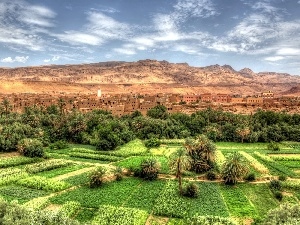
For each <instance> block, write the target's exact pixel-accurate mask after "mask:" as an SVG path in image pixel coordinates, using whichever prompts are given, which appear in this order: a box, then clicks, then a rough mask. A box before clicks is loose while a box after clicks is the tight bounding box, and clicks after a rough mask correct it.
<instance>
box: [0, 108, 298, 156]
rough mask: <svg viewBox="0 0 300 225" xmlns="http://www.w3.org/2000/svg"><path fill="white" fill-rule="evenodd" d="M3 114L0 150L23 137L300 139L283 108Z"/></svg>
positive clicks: (294, 117) (108, 146)
mask: <svg viewBox="0 0 300 225" xmlns="http://www.w3.org/2000/svg"><path fill="white" fill-rule="evenodd" d="M7 110H8V113H5V116H2V117H0V151H2V152H9V151H14V150H16V148H17V144H18V142H20V141H21V140H22V139H24V138H31V139H38V140H40V141H41V142H42V143H43V145H44V146H45V145H49V144H50V143H55V144H54V145H51V146H50V147H51V148H53V149H56V148H62V147H64V145H63V142H61V143H58V142H57V141H60V140H65V141H68V142H74V143H82V144H92V145H94V146H96V147H97V149H98V150H104V151H107V150H114V149H117V148H118V146H121V145H122V144H124V143H127V142H129V141H131V140H133V139H134V138H136V137H137V138H140V139H150V138H157V139H176V138H181V139H182V138H187V137H190V136H192V137H196V136H198V135H200V134H204V135H206V136H207V137H208V138H209V139H211V140H213V141H237V142H257V141H259V142H271V141H274V142H279V141H300V115H299V114H287V113H285V112H279V113H278V112H272V111H262V110H260V111H257V112H256V113H254V114H253V115H239V114H233V113H229V112H224V111H222V110H221V109H218V110H213V109H211V108H208V109H205V110H203V111H197V112H195V113H193V114H191V115H187V114H184V113H174V114H168V113H167V111H166V109H165V108H164V107H163V106H156V107H154V108H153V109H150V110H149V111H148V113H147V116H142V115H141V114H140V113H136V112H135V113H132V114H131V115H124V116H122V117H116V116H113V115H112V114H111V113H110V112H107V111H103V110H93V111H91V112H88V113H85V114H84V113H81V112H79V111H76V110H73V111H71V112H69V113H62V112H61V110H60V106H59V105H52V106H50V107H48V108H46V109H43V108H38V107H28V108H26V109H25V111H24V112H23V113H21V114H19V113H13V112H11V111H9V110H10V109H7Z"/></svg>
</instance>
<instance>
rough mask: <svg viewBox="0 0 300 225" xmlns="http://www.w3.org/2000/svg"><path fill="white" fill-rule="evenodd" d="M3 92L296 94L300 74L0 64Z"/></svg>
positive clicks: (153, 65) (141, 64)
mask: <svg viewBox="0 0 300 225" xmlns="http://www.w3.org/2000/svg"><path fill="white" fill-rule="evenodd" d="M0 80H1V84H0V92H1V93H24V92H26V93H28V92H33V93H58V92H65V93H96V91H97V90H98V89H101V90H103V91H104V93H105V92H107V93H133V92H135V93H136V92H139V93H149V94H151V93H158V92H165V93H166V92H170V93H183V94H186V93H207V92H210V93H216V92H218V93H228V94H245V95H251V94H256V93H258V92H263V91H273V92H274V93H278V94H285V95H289V94H292V95H300V88H299V87H300V76H297V75H290V74H287V73H276V72H259V73H255V72H253V71H252V70H251V69H249V68H244V69H242V70H240V71H236V70H234V69H233V68H232V67H231V66H229V65H223V66H220V65H211V66H206V67H193V66H189V65H188V64H187V63H169V62H167V61H157V60H149V59H147V60H140V61H137V62H123V61H111V62H99V63H91V64H79V65H47V66H34V67H19V68H0Z"/></svg>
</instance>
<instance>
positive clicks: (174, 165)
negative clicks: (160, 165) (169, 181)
mask: <svg viewBox="0 0 300 225" xmlns="http://www.w3.org/2000/svg"><path fill="white" fill-rule="evenodd" d="M169 164H170V168H171V170H173V171H175V172H176V178H178V187H179V193H180V195H183V189H182V173H183V172H184V171H185V170H188V169H189V168H190V167H191V164H190V157H189V156H188V155H187V153H186V150H185V149H184V148H179V149H178V150H177V151H176V152H174V153H173V154H171V155H170V157H169Z"/></svg>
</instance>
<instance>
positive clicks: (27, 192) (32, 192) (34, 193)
mask: <svg viewBox="0 0 300 225" xmlns="http://www.w3.org/2000/svg"><path fill="white" fill-rule="evenodd" d="M48 194H49V192H47V191H43V190H36V189H32V188H28V187H22V186H17V185H9V186H4V187H0V195H1V196H2V197H3V198H4V199H5V200H7V201H12V200H18V202H19V203H21V204H22V203H25V202H27V201H30V200H31V199H33V198H37V197H42V196H45V195H48Z"/></svg>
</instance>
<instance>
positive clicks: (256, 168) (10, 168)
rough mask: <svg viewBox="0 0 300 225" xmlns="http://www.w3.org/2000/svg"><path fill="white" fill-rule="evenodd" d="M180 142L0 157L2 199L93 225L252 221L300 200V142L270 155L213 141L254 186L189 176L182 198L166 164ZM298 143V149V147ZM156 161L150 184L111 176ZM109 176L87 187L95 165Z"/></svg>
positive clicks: (260, 146) (220, 157)
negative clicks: (237, 157) (188, 192)
mask: <svg viewBox="0 0 300 225" xmlns="http://www.w3.org/2000/svg"><path fill="white" fill-rule="evenodd" d="M183 143H184V142H183V140H181V139H174V140H163V141H162V144H161V146H160V147H157V148H152V149H148V148H146V147H145V145H144V142H143V141H141V140H138V139H136V140H133V141H131V142H129V143H127V144H125V145H123V146H121V147H118V148H117V149H116V150H114V151H97V150H96V149H95V148H94V147H92V146H89V145H76V144H70V145H69V147H68V148H66V149H61V150H50V149H46V154H47V157H46V159H37V158H26V157H23V156H19V155H17V154H12V155H11V156H10V155H9V154H5V153H3V154H0V197H1V198H4V199H5V200H7V201H14V200H16V201H18V203H19V204H23V205H26V206H27V207H34V208H38V209H44V208H46V209H51V210H56V209H57V210H58V209H60V210H64V211H65V212H66V213H67V214H68V216H69V217H71V218H75V219H77V220H78V221H80V222H81V223H83V224H84V223H89V224H149V225H151V224H153V225H154V224H182V221H183V219H184V218H190V217H193V216H219V217H225V218H232V219H233V220H234V221H235V222H236V223H237V224H247V223H246V222H247V221H249V220H250V221H251V220H252V219H253V218H262V217H263V216H265V215H266V213H267V212H268V211H269V210H271V209H274V208H276V207H278V206H279V205H280V204H281V203H282V202H292V203H296V202H299V200H300V149H299V148H298V146H299V145H298V144H297V143H288V142H285V143H281V144H280V151H276V152H275V151H270V150H268V149H267V144H266V143H254V144H250V143H225V142H220V143H216V147H217V151H216V164H217V165H218V167H219V168H221V167H222V165H223V163H224V161H225V160H226V157H227V156H228V155H229V154H231V153H233V152H235V151H238V152H240V153H241V155H242V157H243V158H244V159H245V161H247V162H248V164H249V168H250V172H251V173H254V174H255V175H256V180H255V181H252V182H247V181H241V182H239V183H238V184H236V185H225V184H224V183H223V182H222V180H221V179H220V178H218V179H217V180H214V181H209V180H207V179H205V175H204V174H197V175H196V174H194V173H191V174H189V173H187V174H185V176H184V178H183V184H184V185H186V184H187V183H188V182H192V183H194V184H195V185H196V186H197V188H198V190H199V194H198V197H197V198H188V197H183V196H181V195H179V192H178V181H177V179H176V178H175V176H174V172H173V171H172V170H171V168H170V167H169V156H170V154H172V153H173V152H175V151H176V150H177V149H178V148H181V147H182V144H183ZM295 146H296V147H295ZM147 158H152V159H155V160H157V161H158V162H159V164H160V170H159V179H157V180H155V181H146V180H143V179H141V178H138V177H134V176H133V175H132V174H131V175H129V173H128V174H127V175H126V176H124V177H123V179H122V180H120V181H116V180H114V179H110V178H111V177H112V173H113V172H112V171H114V170H115V169H116V167H121V168H122V169H123V170H124V171H125V172H126V171H134V170H136V169H138V168H139V167H140V164H141V162H142V161H143V160H144V159H147ZM98 166H103V167H104V168H106V169H107V171H109V176H108V178H107V182H105V183H104V184H103V185H102V186H101V187H99V188H90V187H89V185H88V183H89V178H88V175H89V173H90V172H91V171H93V170H94V169H95V168H96V167H98ZM278 176H281V177H283V176H284V177H287V178H288V179H287V180H285V181H281V182H282V187H283V193H284V194H283V199H282V200H281V201H279V200H278V199H276V198H275V196H274V194H273V192H272V190H271V189H270V187H269V183H270V180H272V179H278Z"/></svg>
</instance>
